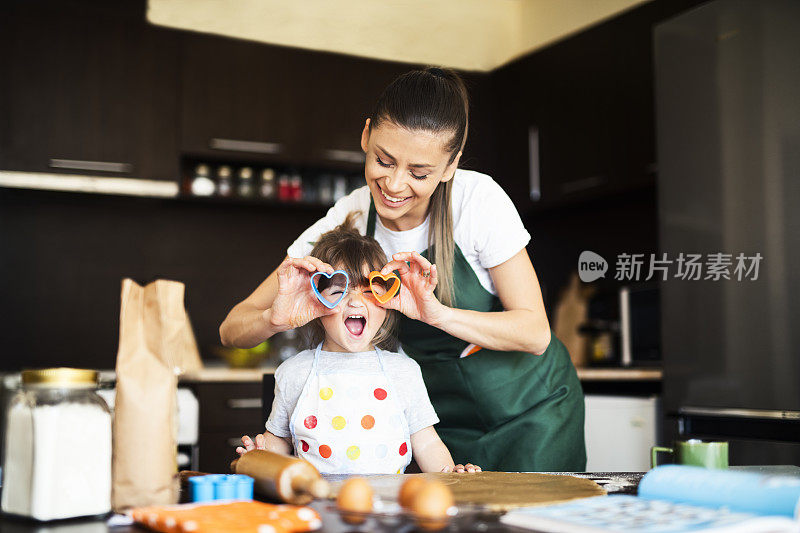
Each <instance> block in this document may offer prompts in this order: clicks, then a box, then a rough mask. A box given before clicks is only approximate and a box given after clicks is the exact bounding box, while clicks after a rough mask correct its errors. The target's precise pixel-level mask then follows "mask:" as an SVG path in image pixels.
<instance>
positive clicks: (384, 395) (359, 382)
mask: <svg viewBox="0 0 800 533" xmlns="http://www.w3.org/2000/svg"><path fill="white" fill-rule="evenodd" d="M321 351H322V343H320V344H319V346H317V349H316V351H315V352H314V363H313V364H312V366H311V372H310V373H309V376H308V379H307V380H306V384H305V386H304V387H303V392H302V394H301V395H300V399H299V400H298V402H297V406H296V407H295V409H294V412H292V418H291V423H290V427H291V430H292V441H293V442H294V449H295V453H296V454H297V456H298V457H301V458H303V459H305V460H307V461H308V462H310V463H311V464H312V465H314V466H315V467H316V468H317V470H319V471H320V472H321V473H323V474H401V473H403V472H404V471H405V469H406V467H407V466H408V464H409V463H410V462H411V441H410V440H409V439H410V437H409V432H408V421H407V420H406V417H405V413H404V412H403V408H402V406H401V403H400V399H399V398H398V397H397V395H396V393H395V389H394V388H393V387H392V385H391V383H390V381H389V378H388V376H387V375H386V372H385V370H384V366H383V355H382V354H381V350H380V349H378V348H375V354H376V357H377V363H378V364H377V365H376V369H375V370H374V371H361V370H359V371H358V372H355V371H348V370H347V368H346V365H344V364H343V365H342V366H343V368H342V369H337V370H335V371H334V372H330V373H323V372H320V365H319V358H320V352H321ZM341 357H342V358H346V357H347V354H342V356H341ZM343 363H344V361H343Z"/></svg>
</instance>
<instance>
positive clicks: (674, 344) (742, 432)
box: [653, 0, 800, 465]
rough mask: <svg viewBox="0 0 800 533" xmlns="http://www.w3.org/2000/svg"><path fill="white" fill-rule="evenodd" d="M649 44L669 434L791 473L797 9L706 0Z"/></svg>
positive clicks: (786, 1) (774, 2)
mask: <svg viewBox="0 0 800 533" xmlns="http://www.w3.org/2000/svg"><path fill="white" fill-rule="evenodd" d="M653 36H654V37H653V38H654V50H655V52H654V53H655V87H656V115H657V144H658V203H659V226H660V228H659V229H660V248H661V250H660V254H659V259H665V260H666V261H671V263H669V266H670V270H669V275H668V276H667V279H666V280H665V281H662V282H661V302H662V303H661V326H662V350H663V359H664V373H665V376H664V386H663V391H664V401H663V408H664V411H665V414H666V416H667V418H666V420H667V422H668V424H667V427H668V428H669V427H672V428H673V435H674V432H677V431H681V432H682V434H683V435H684V436H699V437H711V438H722V439H726V440H730V441H731V463H732V464H794V465H800V2H798V1H797V0H765V1H752V0H717V1H714V2H709V3H707V4H703V5H701V6H699V7H697V8H695V9H692V10H690V11H687V12H686V13H683V14H681V15H679V16H677V17H675V18H673V19H670V20H668V21H665V22H663V23H661V24H659V25H657V26H656V27H655V28H654V32H653ZM664 254H666V256H665V255H664ZM681 254H683V255H681ZM690 254H691V255H690ZM697 256H699V259H698V258H697ZM759 256H760V259H758V258H759ZM692 257H693V258H694V261H693V264H694V265H696V264H698V263H699V264H700V265H701V267H700V275H699V279H695V278H697V277H698V276H697V272H696V271H697V267H696V266H695V267H693V268H691V272H689V270H690V268H689V259H690V258H692ZM742 263H743V264H744V266H741V265H742ZM754 263H757V268H758V271H757V273H755V272H753V269H752V266H753V264H754ZM726 264H727V267H728V268H727V272H728V278H729V279H725V277H724V275H723V274H724V272H725V266H726ZM737 267H740V268H738V269H737ZM748 269H749V271H748ZM743 274H744V275H743ZM748 274H749V275H748ZM676 421H677V423H675V424H674V425H671V423H673V422H676ZM668 434H669V431H668Z"/></svg>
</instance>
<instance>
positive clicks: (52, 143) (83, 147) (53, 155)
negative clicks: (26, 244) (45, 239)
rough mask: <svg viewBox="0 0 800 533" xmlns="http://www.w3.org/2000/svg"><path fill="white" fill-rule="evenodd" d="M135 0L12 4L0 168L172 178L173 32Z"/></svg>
mask: <svg viewBox="0 0 800 533" xmlns="http://www.w3.org/2000/svg"><path fill="white" fill-rule="evenodd" d="M144 7H145V6H144V4H143V3H141V2H130V1H124V2H114V3H105V2H92V1H71V2H56V1H47V2H11V4H10V5H9V6H8V7H6V8H5V11H4V15H3V17H2V18H3V19H4V22H3V32H2V33H3V34H4V37H3V45H4V46H3V56H4V59H3V65H2V69H3V75H2V79H3V80H4V81H3V84H4V85H6V87H5V94H4V95H3V98H2V103H1V104H0V106H2V108H0V111H2V115H3V120H0V168H2V169H6V170H24V171H46V172H71V173H83V174H99V175H118V176H128V177H139V178H150V179H170V180H173V179H175V178H176V177H177V167H178V158H177V146H176V141H175V134H174V132H175V124H176V117H177V102H176V81H177V77H176V76H177V74H176V67H177V61H176V59H177V55H176V54H175V53H173V51H174V50H175V46H174V35H173V34H172V33H171V32H169V31H166V30H161V29H158V28H154V27H152V26H149V25H148V24H147V23H146V22H145V18H144Z"/></svg>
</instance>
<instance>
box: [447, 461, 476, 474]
mask: <svg viewBox="0 0 800 533" xmlns="http://www.w3.org/2000/svg"><path fill="white" fill-rule="evenodd" d="M442 472H455V473H457V474H463V473H465V472H469V473H472V472H482V470H481V467H479V466H478V465H474V464H472V463H467V464H466V465H462V464H457V465H455V466H454V467H452V468H451V467H449V466H446V467H444V468H442Z"/></svg>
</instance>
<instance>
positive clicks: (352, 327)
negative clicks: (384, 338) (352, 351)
mask: <svg viewBox="0 0 800 533" xmlns="http://www.w3.org/2000/svg"><path fill="white" fill-rule="evenodd" d="M366 325H367V319H366V318H364V316H363V315H350V316H348V317H347V318H345V319H344V327H346V328H347V331H349V332H350V333H351V334H352V335H355V336H356V337H358V336H359V335H361V333H363V332H364V327H366Z"/></svg>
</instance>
